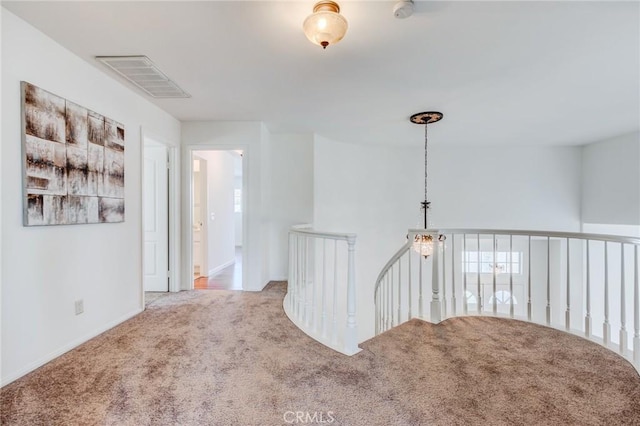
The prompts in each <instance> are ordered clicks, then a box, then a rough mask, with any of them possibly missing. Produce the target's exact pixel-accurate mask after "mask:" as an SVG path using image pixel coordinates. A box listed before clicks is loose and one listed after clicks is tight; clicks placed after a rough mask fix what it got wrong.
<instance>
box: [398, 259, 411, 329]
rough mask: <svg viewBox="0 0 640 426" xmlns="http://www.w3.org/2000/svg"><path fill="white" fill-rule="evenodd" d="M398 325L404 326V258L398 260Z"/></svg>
mask: <svg viewBox="0 0 640 426" xmlns="http://www.w3.org/2000/svg"><path fill="white" fill-rule="evenodd" d="M410 252H411V250H409V251H408V252H407V253H410ZM398 324H402V257H400V258H399V259H398Z"/></svg>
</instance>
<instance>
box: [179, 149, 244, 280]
mask: <svg viewBox="0 0 640 426" xmlns="http://www.w3.org/2000/svg"><path fill="white" fill-rule="evenodd" d="M183 148H184V151H183V157H184V158H183V161H182V168H183V176H184V178H185V179H186V181H187V184H188V194H187V195H186V203H185V204H186V208H187V211H186V212H184V217H183V227H185V229H189V232H187V233H185V234H186V235H187V236H186V241H185V247H186V250H185V252H184V255H185V257H186V259H184V261H185V263H184V265H185V267H184V270H186V272H185V271H183V277H184V278H183V279H184V280H185V281H184V283H183V286H182V289H183V290H193V289H194V282H193V281H194V280H193V152H194V151H236V150H241V151H242V289H243V290H246V289H247V284H248V281H247V280H248V278H249V262H247V260H248V259H249V256H248V253H249V246H248V241H249V232H248V230H249V226H248V216H249V215H248V214H247V208H248V202H247V200H248V199H249V155H250V154H249V145H248V144H233V145H221V144H202V145H186V146H184V147H183Z"/></svg>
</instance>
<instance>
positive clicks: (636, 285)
mask: <svg viewBox="0 0 640 426" xmlns="http://www.w3.org/2000/svg"><path fill="white" fill-rule="evenodd" d="M633 360H634V362H635V364H636V365H637V366H640V279H638V246H637V245H635V246H634V247H633Z"/></svg>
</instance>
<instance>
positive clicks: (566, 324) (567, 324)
mask: <svg viewBox="0 0 640 426" xmlns="http://www.w3.org/2000/svg"><path fill="white" fill-rule="evenodd" d="M570 244H571V240H569V238H567V310H566V311H565V313H564V328H565V329H566V330H567V331H569V330H570V329H571V273H570V270H571V268H570V267H569V266H570V264H571V257H570V256H571V254H570V252H569V245H570Z"/></svg>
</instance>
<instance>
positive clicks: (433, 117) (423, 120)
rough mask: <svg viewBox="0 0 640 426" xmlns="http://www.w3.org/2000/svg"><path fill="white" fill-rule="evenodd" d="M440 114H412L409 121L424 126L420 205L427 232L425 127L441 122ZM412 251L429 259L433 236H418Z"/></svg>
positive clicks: (430, 112)
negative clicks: (422, 197) (422, 198)
mask: <svg viewBox="0 0 640 426" xmlns="http://www.w3.org/2000/svg"><path fill="white" fill-rule="evenodd" d="M442 117H443V115H442V113H441V112H435V111H428V112H419V113H417V114H413V115H412V116H411V118H409V120H410V121H411V122H412V123H415V124H424V201H423V202H421V203H420V206H421V208H420V209H421V210H422V214H423V220H424V222H423V226H424V229H425V230H427V229H429V228H431V223H430V222H429V216H428V215H429V208H430V207H431V202H430V201H429V198H428V193H427V181H428V176H429V174H428V168H427V167H428V162H427V158H428V157H427V141H428V138H427V127H428V125H429V124H430V123H435V122H438V121H440V120H442ZM444 239H445V236H444V235H439V236H438V241H444ZM413 249H414V250H415V251H417V252H418V253H420V255H421V256H424V257H425V258H427V257H429V256H430V255H431V254H433V236H432V235H431V234H427V233H424V234H418V235H416V236H415V237H414V239H413Z"/></svg>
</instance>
